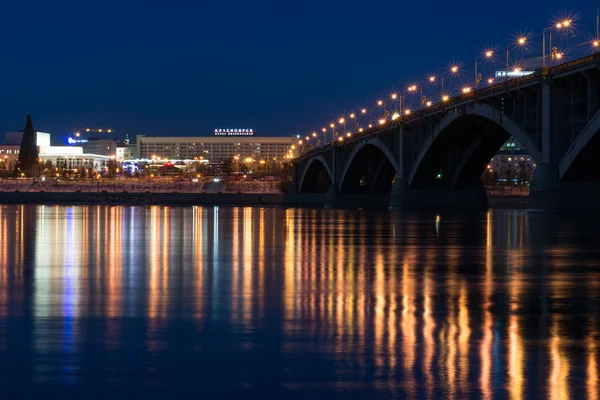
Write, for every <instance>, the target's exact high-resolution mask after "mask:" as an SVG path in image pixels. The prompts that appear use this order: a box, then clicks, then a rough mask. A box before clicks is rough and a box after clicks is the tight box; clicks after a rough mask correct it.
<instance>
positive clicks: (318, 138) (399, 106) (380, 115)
mask: <svg viewBox="0 0 600 400" xmlns="http://www.w3.org/2000/svg"><path fill="white" fill-rule="evenodd" d="M599 25H600V7H598V8H597V10H596V35H595V36H594V39H592V40H589V41H587V43H589V45H590V47H591V49H592V51H594V52H596V53H597V52H598V51H599V50H600V36H599ZM573 29H574V26H573V20H572V19H571V18H563V19H561V20H560V21H558V22H555V23H553V24H552V25H550V26H548V27H546V28H544V30H543V31H542V57H541V60H542V67H546V66H547V67H551V66H552V65H553V64H559V63H561V62H563V61H564V59H565V56H564V52H563V51H560V50H559V49H557V48H556V47H553V46H552V33H553V32H560V31H572V30H573ZM546 38H548V46H546ZM529 44H530V40H529V37H528V36H527V35H520V36H518V37H517V38H516V39H515V40H514V41H513V42H511V43H509V44H508V45H507V46H506V49H505V58H506V63H505V65H504V71H505V72H506V74H505V76H506V79H509V78H508V77H509V71H510V72H513V75H515V76H519V73H520V72H522V68H523V67H522V66H520V65H519V64H518V63H515V64H514V65H513V66H512V67H511V66H510V54H511V51H512V50H515V49H519V48H520V49H525V48H526V47H527V46H528V45H529ZM580 45H581V43H579V44H577V46H580ZM503 53H504V52H503ZM496 56H497V52H496V51H495V50H494V49H486V50H485V51H484V52H483V53H482V54H481V56H479V57H476V58H475V62H474V80H473V82H470V83H469V84H466V85H463V86H461V87H460V91H459V92H458V93H456V91H455V92H454V93H453V91H452V90H451V89H452V88H451V87H450V88H448V90H446V87H445V86H444V85H445V84H447V86H450V85H448V83H450V84H451V83H453V78H456V77H458V76H459V75H460V74H461V67H460V65H459V64H458V63H457V64H453V65H451V66H450V67H449V68H448V69H447V70H446V71H444V72H443V73H440V74H437V75H430V76H428V77H427V79H426V80H424V81H422V82H417V83H412V84H410V85H409V86H408V87H407V88H406V89H405V90H404V91H401V92H394V93H391V94H390V96H389V99H388V100H383V99H381V100H377V102H376V103H375V106H373V107H365V108H362V109H360V111H359V112H357V113H350V114H349V115H346V116H343V117H341V118H340V119H339V120H338V121H336V122H331V123H329V124H328V126H324V127H322V128H321V129H320V132H319V131H314V132H312V133H311V134H310V135H307V136H306V137H305V138H301V137H299V140H298V144H300V145H302V144H314V145H315V146H321V145H326V144H329V143H335V142H336V141H338V142H342V141H344V137H346V138H350V137H352V132H354V133H362V132H363V131H364V130H365V129H367V128H366V127H367V126H368V128H372V127H373V125H374V120H373V117H374V114H375V122H376V123H377V124H379V125H385V124H386V123H388V122H390V121H395V120H398V119H400V118H402V117H403V116H409V115H410V114H411V109H410V108H409V107H407V106H405V99H406V98H408V96H418V100H419V110H422V109H423V108H427V107H431V106H433V105H437V104H448V105H449V104H450V103H451V102H452V100H453V96H456V95H458V96H459V98H460V97H463V96H468V95H469V94H471V92H472V91H473V90H477V89H478V88H479V86H480V84H481V81H482V75H481V74H480V73H479V72H478V68H479V67H480V64H481V62H482V61H483V62H486V63H487V64H488V67H490V68H491V66H492V64H493V62H494V61H495V59H496ZM445 78H448V79H447V81H446V82H445ZM448 81H449V82H448ZM486 82H487V84H488V85H494V84H495V83H496V80H495V78H494V77H492V76H490V77H489V78H487V80H486ZM438 84H439V85H440V86H439V87H440V92H439V94H438V95H437V96H435V97H427V96H426V95H425V94H424V91H425V92H427V90H428V89H429V90H431V88H434V87H436V86H437V85H438ZM425 85H426V86H425ZM434 100H436V101H434ZM388 108H390V109H388ZM359 119H360V121H359ZM365 120H368V122H369V123H368V125H367V124H364V125H365V127H363V124H362V123H361V122H364V121H365ZM336 128H337V130H336ZM347 128H348V129H353V131H348V129H347ZM330 132H331V140H329V141H328V136H329V133H330ZM344 132H346V133H345V135H344V134H343V133H344ZM289 157H290V158H291V157H292V156H291V154H290V155H289Z"/></svg>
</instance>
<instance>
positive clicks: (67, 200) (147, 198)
mask: <svg viewBox="0 0 600 400" xmlns="http://www.w3.org/2000/svg"><path fill="white" fill-rule="evenodd" d="M527 200H528V199H527V198H526V197H519V196H515V197H490V198H489V199H488V201H489V206H490V208H512V209H519V208H522V209H525V208H527ZM0 204H46V205H49V204H60V205H93V204H99V205H111V204H115V205H175V206H190V205H203V206H215V205H218V206H296V207H324V206H325V194H318V193H317V194H312V193H286V194H284V193H275V194H273V193H176V192H172V193H136V192H133V193H129V192H121V193H116V192H0Z"/></svg>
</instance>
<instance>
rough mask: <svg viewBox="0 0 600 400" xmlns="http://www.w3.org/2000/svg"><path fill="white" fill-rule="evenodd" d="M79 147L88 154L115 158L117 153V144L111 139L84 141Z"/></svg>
mask: <svg viewBox="0 0 600 400" xmlns="http://www.w3.org/2000/svg"><path fill="white" fill-rule="evenodd" d="M79 146H81V147H82V148H83V152H84V153H87V154H98V155H102V156H115V155H116V153H117V142H116V141H115V140H111V139H89V140H87V141H84V140H82V141H81V143H79Z"/></svg>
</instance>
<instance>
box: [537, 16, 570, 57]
mask: <svg viewBox="0 0 600 400" xmlns="http://www.w3.org/2000/svg"><path fill="white" fill-rule="evenodd" d="M569 26H571V20H570V19H565V20H564V21H560V22H557V23H555V24H554V25H552V26H548V27H546V28H544V30H543V31H542V67H545V66H546V31H549V32H548V43H549V45H548V47H550V63H549V65H548V66H549V67H551V66H552V31H553V30H554V29H556V30H560V29H564V28H568V27H569Z"/></svg>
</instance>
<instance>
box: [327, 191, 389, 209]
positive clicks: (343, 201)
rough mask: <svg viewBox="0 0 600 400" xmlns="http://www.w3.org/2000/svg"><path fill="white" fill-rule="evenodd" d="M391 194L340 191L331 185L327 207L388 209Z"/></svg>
mask: <svg viewBox="0 0 600 400" xmlns="http://www.w3.org/2000/svg"><path fill="white" fill-rule="evenodd" d="M389 202H390V196H389V195H380V194H370V193H340V192H339V191H337V190H336V189H335V187H334V186H329V189H327V193H326V194H325V208H354V209H357V208H364V209H384V210H385V209H387V208H388V204H389Z"/></svg>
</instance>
